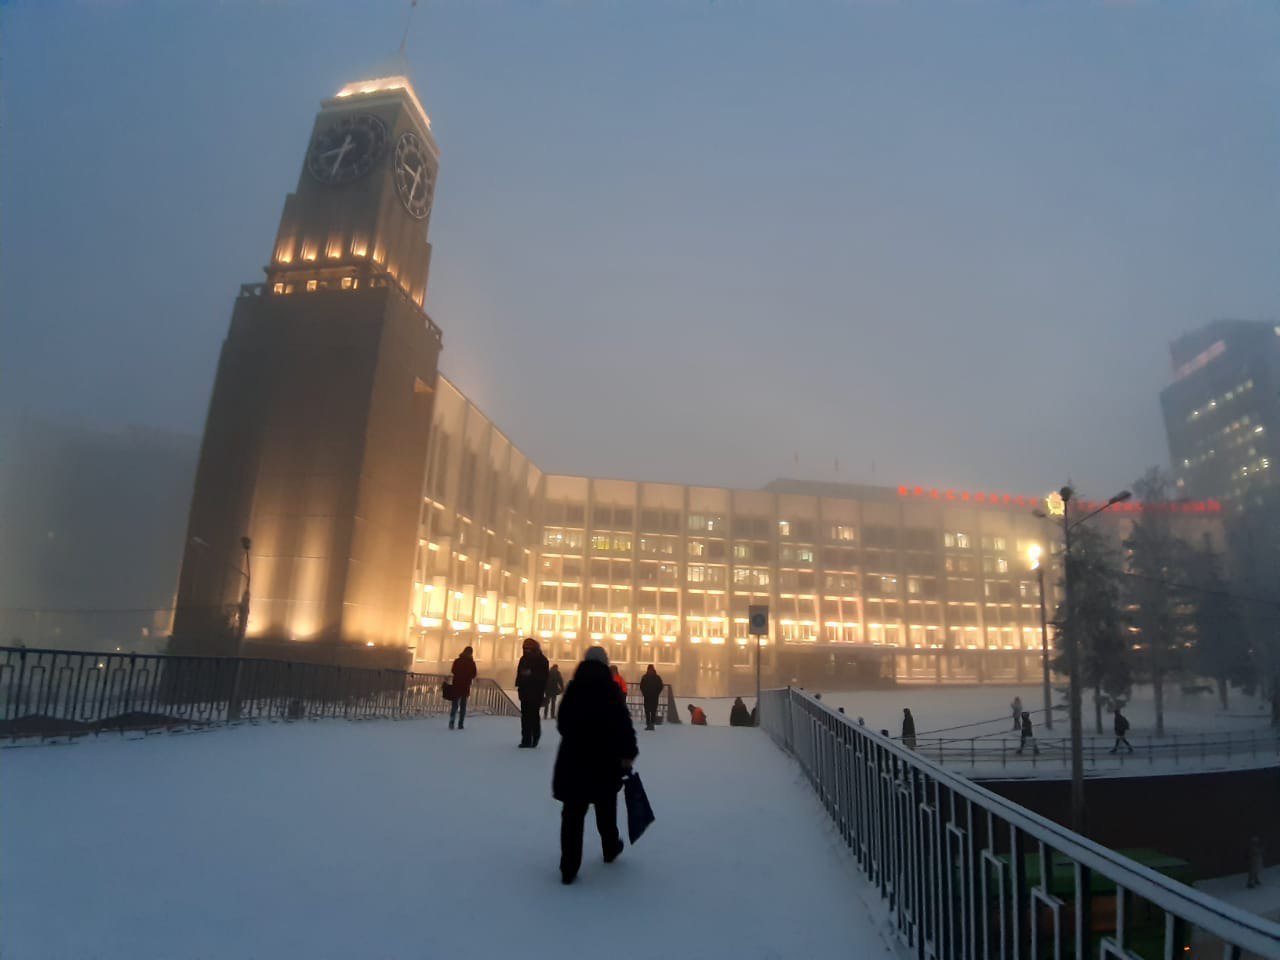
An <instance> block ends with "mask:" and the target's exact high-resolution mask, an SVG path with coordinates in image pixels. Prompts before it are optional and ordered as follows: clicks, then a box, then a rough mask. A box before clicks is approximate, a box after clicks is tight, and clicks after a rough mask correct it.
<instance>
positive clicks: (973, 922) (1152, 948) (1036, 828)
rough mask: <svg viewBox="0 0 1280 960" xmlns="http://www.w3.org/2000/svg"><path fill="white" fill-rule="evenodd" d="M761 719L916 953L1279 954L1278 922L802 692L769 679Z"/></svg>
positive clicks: (1081, 956)
mask: <svg viewBox="0 0 1280 960" xmlns="http://www.w3.org/2000/svg"><path fill="white" fill-rule="evenodd" d="M760 717H761V725H762V726H763V727H764V729H765V730H766V731H767V732H768V733H769V735H770V736H771V737H772V738H773V739H774V741H775V742H776V743H777V744H778V745H779V746H780V747H781V748H782V749H784V750H786V751H787V752H788V753H790V754H791V755H792V756H794V757H795V759H796V760H797V761H798V762H799V764H800V766H801V768H802V769H803V770H804V772H805V774H806V775H807V776H808V778H809V781H810V783H811V784H812V785H813V788H814V790H815V791H816V792H817V794H818V797H819V799H820V801H821V802H822V805H823V806H824V807H825V808H826V810H827V812H828V814H830V816H831V818H832V820H833V821H834V822H835V825H836V828H837V829H838V830H839V831H840V834H841V836H842V837H843V838H844V840H845V843H847V844H848V846H849V847H850V849H851V850H852V851H853V855H854V857H855V858H856V860H857V862H858V865H859V867H860V868H861V870H862V872H863V873H864V874H865V875H866V877H867V879H868V881H870V883H871V884H872V885H873V886H875V887H876V888H877V889H878V891H879V893H880V896H881V897H882V898H884V900H885V901H886V902H887V904H888V906H889V910H890V916H891V921H892V923H893V926H894V928H895V929H896V931H897V935H898V936H899V937H900V938H901V940H902V941H903V943H904V944H905V945H906V946H907V947H908V948H910V949H911V950H912V951H913V952H914V953H915V954H916V956H917V957H920V958H936V960H990V958H996V957H999V958H1013V960H1024V958H1036V960H1039V958H1054V960H1060V958H1063V957H1070V956H1074V957H1076V958H1077V960H1085V958H1094V957H1098V958H1115V960H1132V958H1135V957H1138V958H1143V960H1157V958H1163V960H1173V958H1174V957H1196V958H1200V957H1205V956H1220V957H1224V958H1226V960H1243V958H1244V957H1246V956H1256V957H1266V958H1280V924H1276V923H1273V922H1271V921H1269V920H1264V919H1263V918H1261V917H1259V916H1257V915H1254V914H1251V913H1247V912H1245V911H1243V910H1240V909H1238V908H1236V907H1233V906H1231V905H1229V904H1226V903H1223V902H1222V901H1220V900H1217V899H1215V898H1213V897H1210V896H1206V895H1204V894H1202V893H1199V892H1197V891H1195V890H1193V889H1191V888H1190V887H1188V886H1186V885H1184V884H1182V883H1179V882H1177V881H1175V880H1173V879H1171V878H1169V877H1167V876H1165V875H1163V874H1161V873H1158V872H1156V871H1155V870H1153V869H1151V868H1149V867H1146V866H1143V865H1141V864H1139V863H1136V862H1134V861H1132V860H1130V859H1128V858H1126V857H1124V856H1123V855H1121V854H1119V853H1117V852H1115V851H1114V850H1110V849H1108V848H1106V847H1103V846H1101V845H1099V844H1097V843H1094V842H1093V841H1091V840H1089V839H1087V838H1086V837H1083V836H1081V835H1079V834H1076V833H1073V832H1072V831H1070V830H1069V829H1067V828H1066V827H1063V826H1060V825H1058V824H1056V823H1053V822H1052V821H1050V820H1047V819H1045V818H1044V817H1041V816H1039V815H1037V814H1034V813H1032V812H1031V811H1029V810H1027V809H1025V808H1023V807H1020V806H1018V805H1017V804H1015V803H1012V802H1010V801H1008V800H1005V799H1003V798H1002V797H999V796H997V795H996V794H994V793H992V792H991V791H989V790H986V789H984V788H982V787H980V786H978V785H977V784H975V783H973V782H971V781H970V780H967V779H966V778H964V777H962V776H959V775H958V774H956V773H953V772H951V771H949V770H945V769H943V768H942V767H941V766H939V765H937V764H935V763H933V762H932V761H930V760H927V759H925V758H923V757H921V756H919V755H918V754H915V753H913V752H911V751H909V750H907V749H906V748H905V747H903V746H902V745H900V744H898V743H895V742H893V741H892V740H890V739H889V738H887V737H882V736H880V735H879V734H877V733H874V732H873V731H871V730H869V729H868V728H866V727H861V726H858V725H857V724H856V723H854V722H852V721H850V719H849V718H848V717H846V716H844V715H842V714H838V713H836V712H834V711H832V710H829V709H827V708H826V707H824V706H823V705H822V704H821V703H820V702H818V701H815V700H814V699H812V698H811V697H809V696H808V695H806V694H804V693H801V692H800V691H797V690H791V689H786V690H769V691H765V692H764V693H763V694H762V695H761V704H760ZM1044 864H1047V865H1048V868H1047V869H1042V865H1044Z"/></svg>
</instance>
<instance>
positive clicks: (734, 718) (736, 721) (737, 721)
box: [729, 697, 751, 727]
mask: <svg viewBox="0 0 1280 960" xmlns="http://www.w3.org/2000/svg"><path fill="white" fill-rule="evenodd" d="M729 726H731V727H749V726H751V711H750V710H748V709H747V705H746V704H745V703H743V702H742V698H741V697H735V698H734V701H733V708H732V709H731V710H730V711H729Z"/></svg>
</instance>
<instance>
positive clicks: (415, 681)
mask: <svg viewBox="0 0 1280 960" xmlns="http://www.w3.org/2000/svg"><path fill="white" fill-rule="evenodd" d="M445 679H446V678H445V677H443V676H440V675H436V674H428V673H408V672H405V671H403V670H369V669H363V668H358V667H338V666H327V665H323V664H314V663H294V662H290V661H283V660H257V659H249V658H234V657H175V656H167V655H164V654H130V653H89V652H79V651H66V650H28V649H22V648H13V647H0V738H7V739H15V740H16V739H17V738H19V737H52V736H75V735H78V734H88V733H98V732H102V731H107V730H126V729H135V730H136V729H143V730H147V729H162V728H174V727H193V726H208V725H213V724H220V723H231V722H236V721H245V720H248V721H263V720H317V719H322V718H328V717H342V718H346V719H349V720H365V719H377V718H403V717H416V716H425V715H429V714H433V713H440V712H443V711H445V710H447V709H448V702H447V701H445V700H444V698H443V696H442V694H441V684H442V683H443V681H444V680H445ZM468 706H469V708H470V710H471V711H472V712H480V713H491V714H497V715H501V716H518V715H519V712H520V711H519V709H518V708H517V707H516V706H515V704H513V703H512V702H511V699H510V698H509V697H508V696H507V695H506V694H505V693H504V692H503V690H502V689H501V688H500V687H499V686H498V685H497V684H496V683H494V682H493V681H492V680H477V681H476V682H475V683H474V684H473V685H472V688H471V698H470V700H469V701H468Z"/></svg>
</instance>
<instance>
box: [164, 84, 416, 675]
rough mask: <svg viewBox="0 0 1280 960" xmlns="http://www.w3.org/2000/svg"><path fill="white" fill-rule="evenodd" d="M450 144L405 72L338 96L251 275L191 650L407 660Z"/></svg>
mask: <svg viewBox="0 0 1280 960" xmlns="http://www.w3.org/2000/svg"><path fill="white" fill-rule="evenodd" d="M439 156H440V151H439V148H438V147H437V146H436V142H435V138H434V137H433V135H432V132H431V123H430V120H429V119H428V117H427V114H426V112H425V111H424V110H423V108H422V104H421V103H420V102H419V100H418V97H417V95H416V94H415V93H414V90H413V87H412V86H411V85H410V83H409V81H408V80H407V79H406V78H405V77H403V76H391V77H381V78H377V79H373V80H365V81H360V82H357V83H352V84H348V85H347V86H345V87H343V88H342V89H341V90H339V91H338V93H337V95H336V96H334V97H333V98H331V99H329V100H326V101H324V103H323V104H322V105H321V109H320V112H319V114H318V115H317V116H316V122H315V126H314V129H313V131H312V134H311V138H310V141H309V143H308V145H307V151H306V155H305V158H304V160H303V164H302V172H301V174H300V175H299V178H298V185H297V188H296V189H295V191H294V192H293V193H291V194H289V196H288V197H287V198H286V199H285V204H284V212H283V214H282V216H281V218H280V227H279V230H278V231H277V233H276V238H275V244H274V246H273V248H272V255H271V261H270V263H269V264H268V265H267V266H266V268H265V269H266V281H265V282H264V283H254V284H247V285H245V286H243V287H241V290H240V295H239V297H238V298H237V300H236V303H235V307H234V310H233V312H232V317H231V327H230V330H229V331H228V334H227V338H226V340H225V342H224V343H223V347H222V353H221V356H220V358H219V362H218V370H217V376H216V379H215V382H214V387H213V395H212V398H211V400H210V404H209V413H208V419H207V421H206V423H205V433H204V441H203V446H202V448H201V454H200V463H199V466H198V469H197V473H196V483H195V491H194V494H193V498H192V504H191V513H190V519H189V522H188V542H187V545H186V548H185V552H184V556H183V562H182V571H181V575H180V578H179V587H178V605H177V610H176V611H175V617H174V631H173V633H174V642H173V647H174V652H177V653H192V654H195V653H213V654H232V653H236V652H240V653H242V654H243V655H246V656H264V657H273V658H281V659H297V660H308V661H318V662H335V663H360V664H367V665H380V666H403V665H404V664H405V663H407V660H408V651H407V648H406V638H407V635H408V622H407V617H408V611H409V609H410V592H411V589H412V582H411V581H412V571H413V567H414V562H413V561H414V555H415V550H416V547H417V530H418V513H419V507H420V504H421V496H422V473H423V466H424V463H425V459H426V451H427V439H428V435H429V431H430V425H431V412H432V403H433V399H434V391H435V384H436V366H437V361H438V359H439V353H440V348H441V335H440V330H439V328H438V327H437V326H436V325H435V324H434V323H433V322H432V321H431V319H430V317H428V316H427V315H426V313H424V312H423V309H422V305H423V301H424V299H425V296H426V288H427V277H428V273H429V268H430V264H431V245H430V243H429V242H428V240H427V228H428V225H429V223H430V217H431V206H432V201H433V199H434V196H435V186H436V175H437V172H438V169H439ZM243 537H248V538H249V541H250V548H249V550H248V552H247V556H246V553H245V551H244V549H243V545H242V538H243ZM246 585H248V586H249V590H248V591H247V592H248V597H249V604H248V608H249V611H248V616H247V618H246V617H244V615H243V609H244V607H243V603H242V598H243V597H244V595H245V592H246V591H245V587H246Z"/></svg>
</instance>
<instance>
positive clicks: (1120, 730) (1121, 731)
mask: <svg viewBox="0 0 1280 960" xmlns="http://www.w3.org/2000/svg"><path fill="white" fill-rule="evenodd" d="M1115 731H1116V745H1115V746H1114V747H1112V748H1111V752H1112V753H1115V752H1116V751H1117V750H1119V749H1120V746H1121V744H1123V745H1124V746H1125V747H1126V748H1127V749H1128V751H1129V752H1130V753H1133V744H1131V743H1130V742H1129V738H1128V737H1127V736H1126V734H1127V733H1128V732H1129V718H1128V717H1126V716H1125V715H1124V714H1123V713H1121V712H1120V708H1119V707H1116V725H1115Z"/></svg>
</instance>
